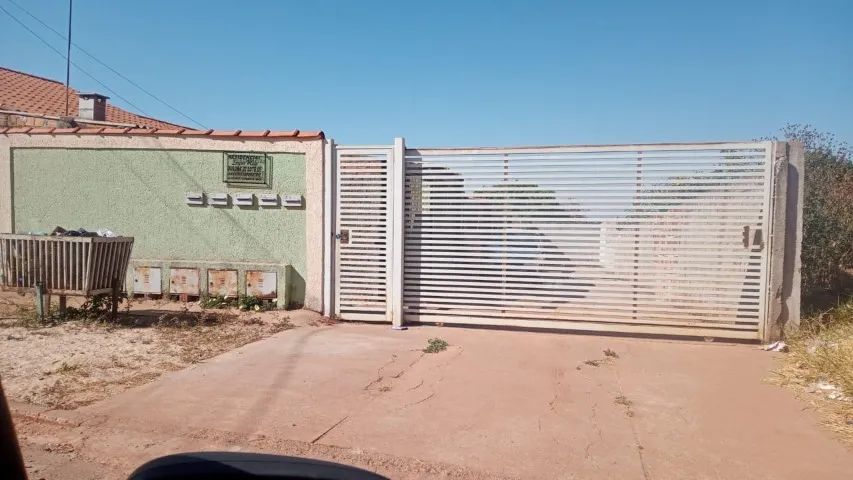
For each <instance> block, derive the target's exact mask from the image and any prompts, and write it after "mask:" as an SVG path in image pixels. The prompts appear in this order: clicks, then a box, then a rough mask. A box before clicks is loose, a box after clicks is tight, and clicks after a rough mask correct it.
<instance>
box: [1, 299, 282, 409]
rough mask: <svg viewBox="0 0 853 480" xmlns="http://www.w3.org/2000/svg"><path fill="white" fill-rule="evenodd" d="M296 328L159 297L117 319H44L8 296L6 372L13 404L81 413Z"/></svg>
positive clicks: (264, 316) (277, 319)
mask: <svg viewBox="0 0 853 480" xmlns="http://www.w3.org/2000/svg"><path fill="white" fill-rule="evenodd" d="M69 300H70V301H69V303H71V302H72V301H73V302H75V305H76V304H79V302H80V299H69ZM69 306H70V305H69ZM291 327H292V325H291V323H290V321H289V314H286V313H285V312H282V311H269V312H241V311H239V310H237V309H236V308H231V309H227V310H216V311H207V310H202V309H201V308H200V307H198V306H196V305H185V304H180V303H175V302H168V301H152V300H134V301H133V302H130V303H129V304H128V308H127V309H125V311H123V312H122V313H120V314H119V315H118V317H117V318H116V319H114V320H109V319H106V320H105V319H101V318H90V317H86V316H77V317H74V318H65V317H58V316H51V317H49V318H47V319H45V321H40V320H38V319H37V318H36V316H35V313H34V312H33V308H32V296H19V295H16V294H10V293H8V292H0V375H2V376H3V384H4V388H5V389H6V393H7V395H8V396H9V398H10V399H12V400H15V401H22V402H28V403H33V404H37V405H45V406H49V407H53V408H60V409H74V408H77V407H80V406H83V405H88V404H90V403H92V402H96V401H99V400H101V399H104V398H106V397H109V396H111V395H114V394H116V393H118V392H121V391H124V390H126V389H128V388H131V387H133V386H137V385H141V384H144V383H147V382H149V381H151V380H153V379H154V378H157V377H158V376H159V375H161V374H162V373H163V372H168V371H173V370H177V369H181V368H184V367H186V366H188V365H191V364H194V363H198V362H201V361H203V360H205V359H208V358H211V357H214V356H216V355H219V354H221V353H224V352H227V351H229V350H233V349H235V348H238V347H241V346H243V345H246V344H248V343H251V342H254V341H257V340H260V339H262V338H265V337H268V336H270V335H273V334H275V333H278V332H281V331H282V330H286V329H288V328H291Z"/></svg>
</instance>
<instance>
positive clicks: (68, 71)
mask: <svg viewBox="0 0 853 480" xmlns="http://www.w3.org/2000/svg"><path fill="white" fill-rule="evenodd" d="M12 3H14V2H12ZM18 8H20V7H18ZM72 11H74V0H68V44H67V49H66V50H65V57H66V59H67V60H68V61H67V62H65V116H66V117H67V116H68V97H70V96H71V95H69V93H70V91H71V90H70V89H71V86H70V85H71V12H72Z"/></svg>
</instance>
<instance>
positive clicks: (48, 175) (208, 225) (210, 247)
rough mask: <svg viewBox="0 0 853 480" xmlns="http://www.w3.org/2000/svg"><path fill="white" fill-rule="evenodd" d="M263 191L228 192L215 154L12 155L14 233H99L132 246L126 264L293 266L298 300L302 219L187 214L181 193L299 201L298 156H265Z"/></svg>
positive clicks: (209, 211) (272, 211)
mask: <svg viewBox="0 0 853 480" xmlns="http://www.w3.org/2000/svg"><path fill="white" fill-rule="evenodd" d="M270 155H271V157H272V172H273V173H272V184H271V188H269V189H266V188H264V189H252V188H245V187H242V188H237V187H228V186H227V185H226V184H225V183H223V181H222V152H216V151H192V150H136V149H134V150H123V149H52V148H13V149H12V155H11V156H12V171H13V178H14V181H13V199H14V200H13V204H14V205H13V222H14V229H15V231H16V232H18V233H27V232H49V231H50V230H52V229H53V228H54V227H55V226H57V225H60V226H63V227H65V228H79V227H83V228H85V229H87V230H94V229H98V228H108V229H110V230H112V231H114V232H116V233H117V234H120V235H127V236H133V237H135V238H136V240H135V243H134V248H133V257H134V258H137V259H160V260H204V261H228V262H257V263H279V264H290V265H291V266H292V273H293V277H294V278H292V280H293V281H294V284H293V285H291V286H290V288H291V295H292V299H293V300H296V301H300V300H301V298H302V297H303V296H304V280H303V279H304V278H305V275H306V265H305V263H306V261H305V209H304V207H303V208H295V209H290V208H284V207H279V208H259V207H257V206H255V207H237V206H233V205H232V206H230V207H227V208H225V207H211V206H189V205H186V202H185V194H186V192H205V193H213V192H230V193H234V192H252V193H255V194H256V195H257V194H259V193H267V192H271V193H278V194H280V195H285V194H288V195H302V196H304V195H305V156H304V155H303V154H300V153H272V154H270Z"/></svg>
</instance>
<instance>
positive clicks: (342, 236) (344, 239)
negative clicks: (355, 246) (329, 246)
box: [335, 230, 349, 244]
mask: <svg viewBox="0 0 853 480" xmlns="http://www.w3.org/2000/svg"><path fill="white" fill-rule="evenodd" d="M335 238H336V239H338V240H340V241H341V243H342V244H347V243H349V230H341V231H340V232H338V233H337V234H335Z"/></svg>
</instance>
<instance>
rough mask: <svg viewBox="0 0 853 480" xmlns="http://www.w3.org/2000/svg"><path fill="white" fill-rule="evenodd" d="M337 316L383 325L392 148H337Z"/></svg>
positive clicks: (386, 304) (386, 296)
mask: <svg viewBox="0 0 853 480" xmlns="http://www.w3.org/2000/svg"><path fill="white" fill-rule="evenodd" d="M336 152H337V156H336V167H335V170H336V175H335V176H336V180H337V182H336V190H337V197H336V198H337V202H336V215H335V217H336V219H335V232H336V237H337V240H336V241H335V245H336V249H335V253H336V255H335V282H336V286H337V288H336V289H335V313H336V314H337V315H339V316H341V317H342V318H344V319H348V320H364V321H384V320H385V319H386V312H387V309H388V291H389V276H388V275H389V271H388V264H389V261H390V254H391V251H390V248H391V245H390V241H389V233H390V228H391V225H390V215H391V204H390V185H389V176H390V166H391V149H390V148H345V147H338V148H337V149H336Z"/></svg>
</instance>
